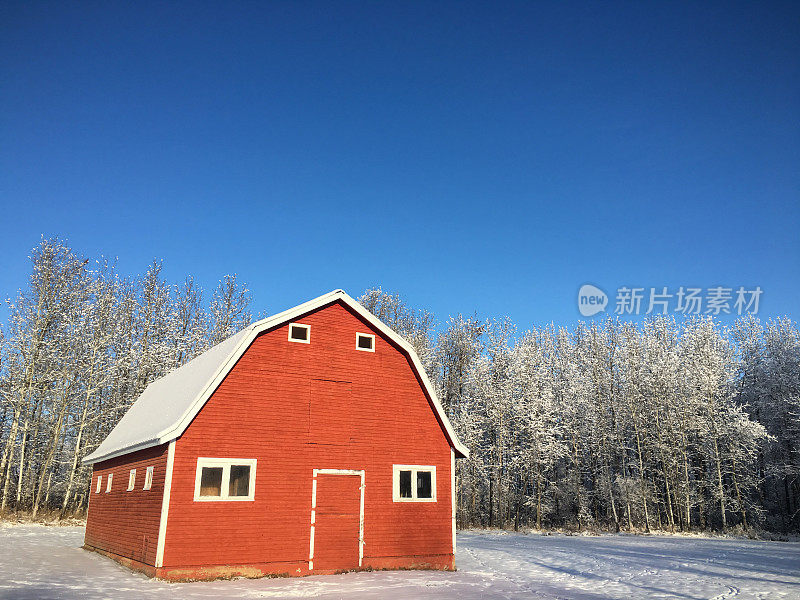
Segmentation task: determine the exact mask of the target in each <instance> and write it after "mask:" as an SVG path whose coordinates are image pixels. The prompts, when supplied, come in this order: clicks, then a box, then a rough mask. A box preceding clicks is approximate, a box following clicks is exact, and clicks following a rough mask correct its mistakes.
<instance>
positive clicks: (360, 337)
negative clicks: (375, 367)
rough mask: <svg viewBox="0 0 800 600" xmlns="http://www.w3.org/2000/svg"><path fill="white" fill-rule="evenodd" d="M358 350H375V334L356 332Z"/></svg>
mask: <svg viewBox="0 0 800 600" xmlns="http://www.w3.org/2000/svg"><path fill="white" fill-rule="evenodd" d="M356 350H363V351H364V352H375V336H374V335H372V334H370V333H356Z"/></svg>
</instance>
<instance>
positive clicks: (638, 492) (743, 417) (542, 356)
mask: <svg viewBox="0 0 800 600" xmlns="http://www.w3.org/2000/svg"><path fill="white" fill-rule="evenodd" d="M31 266H32V269H31V273H30V277H29V281H28V283H27V285H26V286H25V288H24V289H22V290H20V291H19V293H18V294H17V295H16V296H15V297H14V298H13V299H10V300H9V313H10V314H9V318H8V322H7V324H6V325H5V326H3V327H2V328H1V329H0V452H2V455H0V512H2V511H7V510H9V509H13V510H24V511H31V512H33V513H34V514H35V513H37V512H40V511H41V510H42V509H46V510H48V511H58V512H60V513H61V514H62V515H64V514H67V513H73V512H81V511H83V510H85V506H86V503H87V498H88V490H89V479H90V477H91V471H90V469H89V468H87V467H83V466H82V465H81V462H80V461H81V459H82V458H83V456H85V455H86V454H87V453H89V452H91V451H92V450H93V449H94V448H95V447H97V445H98V444H99V443H100V442H101V441H102V439H103V438H104V437H105V436H106V435H107V434H108V432H109V431H110V430H111V429H112V428H113V427H114V425H115V424H116V423H117V421H118V420H119V419H120V418H121V416H122V415H123V414H124V413H125V411H126V410H127V409H128V407H129V406H130V405H131V403H132V402H133V401H134V400H135V399H136V398H137V397H138V395H139V394H140V393H141V392H142V391H143V390H144V388H145V387H146V386H147V385H148V384H149V383H150V382H151V381H153V380H155V379H157V378H159V377H161V376H163V375H165V374H166V373H168V372H169V371H171V370H173V369H175V368H177V367H179V366H180V365H182V364H184V363H185V362H187V361H188V360H191V359H192V358H193V357H194V356H196V355H198V354H199V353H201V352H203V351H205V350H206V349H208V348H210V347H211V346H213V345H215V344H216V343H218V342H220V341H222V340H224V339H225V338H226V337H228V336H230V335H232V334H233V333H236V332H237V331H239V330H240V329H242V328H243V327H245V326H247V325H249V324H250V322H251V320H252V318H253V315H252V314H251V312H250V305H251V294H250V292H249V290H248V289H247V288H246V286H244V285H242V284H241V282H239V281H238V280H237V278H236V276H235V275H228V276H225V277H223V278H222V280H221V281H220V283H219V286H218V287H217V288H216V289H215V290H213V292H212V293H211V295H210V297H209V298H208V299H206V298H205V294H204V292H203V290H201V289H200V287H199V286H197V285H196V284H195V282H194V281H193V280H192V279H191V278H187V279H186V280H185V281H183V282H182V283H180V284H173V283H168V282H167V281H165V279H164V277H163V274H162V268H161V264H160V263H159V262H158V261H154V262H153V263H152V264H151V265H150V266H149V267H148V269H147V270H146V272H145V273H144V274H143V275H140V276H137V277H123V276H121V275H120V274H119V273H118V272H117V269H116V267H115V265H114V264H113V263H111V262H109V261H106V260H103V259H101V260H99V261H98V260H95V261H90V260H88V259H86V258H85V257H82V256H80V255H79V254H77V253H76V252H74V251H73V250H72V249H70V248H69V247H68V246H67V245H66V244H64V243H63V242H60V241H58V240H43V241H42V242H41V244H39V246H37V247H36V248H35V249H34V251H33V252H32V255H31ZM359 301H360V302H361V303H362V304H363V305H364V306H365V307H366V308H367V309H369V310H370V311H371V312H373V313H374V314H375V315H377V316H378V317H379V318H380V319H382V320H383V321H384V322H385V323H387V324H388V325H389V326H390V327H392V328H393V329H394V330H395V331H397V332H398V333H400V335H402V336H404V337H405V338H406V339H407V340H408V341H409V342H410V343H411V344H412V345H413V346H414V348H415V349H416V350H417V352H418V354H419V355H420V358H421V361H422V363H423V365H424V366H425V369H426V370H427V372H428V375H429V377H430V379H431V381H432V382H433V384H434V385H435V386H436V388H437V393H438V395H439V398H440V400H441V402H442V404H443V406H444V408H445V410H446V411H447V413H448V415H449V417H450V419H451V421H452V423H453V426H454V427H455V429H456V431H457V432H458V435H459V437H460V438H461V440H462V441H463V442H464V443H465V444H466V445H467V446H468V447H469V448H470V451H471V454H470V457H469V458H468V459H464V460H459V461H457V482H458V483H457V485H458V492H459V498H458V508H457V520H458V524H459V526H461V527H467V526H485V527H508V528H511V527H514V528H518V527H537V528H553V527H564V528H575V529H581V528H602V529H610V530H616V531H620V530H651V529H671V530H708V529H727V528H732V527H736V528H742V529H747V528H752V527H759V528H764V529H769V530H774V531H797V530H798V529H800V479H798V476H799V475H800V333H798V328H797V324H796V323H795V322H793V321H791V320H788V319H773V320H770V321H768V322H766V323H762V322H760V321H759V320H757V319H756V318H753V317H750V316H748V317H743V318H740V319H738V320H737V321H735V322H734V323H733V324H732V325H731V326H725V327H724V326H722V325H720V324H719V323H718V322H717V321H715V320H713V319H711V318H700V317H695V318H691V319H684V320H680V321H676V320H675V319H673V318H667V317H655V318H649V319H646V320H644V321H643V322H641V323H639V324H635V323H632V322H626V321H622V320H616V319H607V320H604V321H603V320H599V319H595V320H591V321H578V322H576V324H575V325H574V326H572V327H555V326H553V325H546V326H542V327H537V328H534V329H531V330H530V331H518V330H517V328H516V327H515V325H514V323H513V322H512V321H511V320H510V319H508V318H504V319H482V318H478V317H477V316H471V317H464V316H461V315H459V316H456V317H452V318H450V319H449V320H447V321H446V322H444V323H439V322H437V321H436V319H435V317H434V315H432V314H431V313H429V312H427V311H424V310H417V309H413V308H411V307H409V306H407V305H406V304H405V303H404V302H403V301H402V299H401V298H400V297H399V296H397V295H392V294H388V293H386V292H384V291H382V290H381V289H370V290H367V291H366V292H365V293H364V294H363V295H362V296H361V297H360V298H359Z"/></svg>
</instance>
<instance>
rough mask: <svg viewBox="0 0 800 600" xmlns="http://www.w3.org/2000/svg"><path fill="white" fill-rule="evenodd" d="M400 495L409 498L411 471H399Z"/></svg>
mask: <svg viewBox="0 0 800 600" xmlns="http://www.w3.org/2000/svg"><path fill="white" fill-rule="evenodd" d="M400 497H401V498H411V471H400Z"/></svg>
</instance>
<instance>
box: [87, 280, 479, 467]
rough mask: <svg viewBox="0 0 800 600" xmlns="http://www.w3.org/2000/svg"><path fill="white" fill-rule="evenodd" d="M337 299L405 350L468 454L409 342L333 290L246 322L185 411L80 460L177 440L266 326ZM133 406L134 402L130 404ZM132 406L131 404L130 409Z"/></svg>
mask: <svg viewBox="0 0 800 600" xmlns="http://www.w3.org/2000/svg"><path fill="white" fill-rule="evenodd" d="M337 300H340V301H342V302H343V303H344V304H346V305H347V306H348V307H350V308H351V309H353V310H354V311H355V312H356V313H357V314H358V315H360V316H361V317H362V318H363V319H364V320H365V321H367V322H368V323H369V324H370V325H372V326H373V327H375V328H376V329H377V330H378V331H380V332H381V333H382V334H383V335H385V336H386V337H388V338H389V339H390V340H392V341H393V342H394V343H395V344H397V346H399V347H400V348H401V349H402V350H403V352H405V353H406V354H407V355H408V357H409V358H410V359H411V363H412V365H413V367H414V370H415V371H416V373H417V375H418V376H419V378H420V381H422V385H423V387H424V388H425V392H426V394H427V395H428V397H429V398H430V400H431V403H432V405H433V408H434V411H435V412H436V415H437V417H438V418H439V421H440V422H441V423H442V426H443V427H444V430H445V434H446V436H447V438H448V441H449V442H450V445H451V446H452V447H453V448H454V449H455V450H456V452H457V453H458V454H459V455H460V456H464V457H466V456H469V450H468V449H467V447H466V446H464V445H463V444H462V443H461V442H460V441H459V440H458V437H457V436H456V434H455V431H453V427H452V425H451V424H450V420H449V419H448V418H447V415H446V414H445V412H444V409H443V408H442V405H441V404H440V403H439V399H438V398H437V397H436V392H435V391H434V389H433V386H432V385H431V382H430V380H429V379H428V376H427V374H426V373H425V369H424V368H423V367H422V363H420V360H419V357H418V356H417V353H416V352H415V351H414V349H413V348H412V347H411V345H410V344H409V343H408V342H407V341H406V340H404V339H403V338H402V337H401V336H400V335H398V334H397V333H395V331H393V330H392V329H391V328H390V327H388V326H387V325H386V324H384V323H383V321H381V320H380V319H378V317H376V316H375V315H373V314H372V313H371V312H369V311H368V310H367V309H366V308H364V307H363V306H361V304H360V303H358V302H357V301H356V300H354V299H353V298H351V297H350V296H349V295H347V293H345V292H344V291H343V290H334V291H332V292H329V293H327V294H324V295H322V296H320V297H319V298H314V299H313V300H309V301H308V302H304V303H303V304H300V305H298V306H295V307H294V308H290V309H289V310H285V311H283V312H280V313H278V314H276V315H273V316H271V317H267V318H266V319H262V320H261V321H257V322H255V323H253V324H252V325H250V326H249V327H248V328H247V329H246V330H245V331H246V332H247V333H246V334H245V335H244V336H243V337H242V339H241V341H240V342H239V343H238V344H237V345H236V347H235V348H234V349H233V351H232V352H231V353H230V354H229V355H228V357H227V358H226V359H225V360H223V361H222V362H221V364H220V366H219V367H218V369H217V370H216V372H215V373H214V375H213V376H212V377H211V379H209V381H208V382H207V383H206V384H205V386H204V387H203V388H202V391H201V392H200V393H199V394H198V395H197V396H196V397H195V398H194V400H193V401H192V402H191V404H189V407H188V408H187V410H186V411H185V412H184V413H183V414H182V415H181V416H180V418H179V419H178V420H177V421H176V422H175V423H174V424H173V425H171V426H170V427H168V428H166V429H164V430H162V431H161V432H159V433H158V434H157V436H155V437H154V438H152V439H150V440H145V441H142V442H138V443H136V444H134V445H130V446H126V447H124V448H118V449H113V450H110V451H109V452H105V453H103V454H97V451H96V450H95V452H93V453H92V454H90V455H88V456H87V457H85V458H84V459H83V463H84V464H93V463H96V462H100V461H102V460H108V459H109V458H114V457H116V456H122V455H123V454H128V453H130V452H134V451H136V450H142V449H144V448H150V447H153V446H159V445H161V444H166V443H167V442H171V441H172V440H175V439H177V438H178V437H180V436H181V434H183V432H184V431H185V430H186V428H187V427H188V426H189V423H191V422H192V419H194V418H195V416H197V413H199V412H200V409H201V408H203V406H204V405H205V403H206V401H207V400H208V399H209V398H210V397H211V395H212V394H213V393H214V391H215V390H216V389H217V387H219V385H220V384H221V383H222V380H223V379H225V377H226V376H227V375H228V373H230V371H231V369H233V366H234V365H235V364H236V362H237V361H238V360H239V359H240V358H241V357H242V355H243V354H244V353H245V351H246V350H247V349H248V348H249V347H250V344H252V343H253V341H254V340H255V339H256V337H258V335H260V334H261V333H263V332H264V331H266V330H268V329H272V328H274V327H278V326H279V325H282V324H284V323H286V322H289V321H293V320H294V319H296V318H297V317H300V316H301V315H304V314H305V313H308V312H311V311H313V310H316V309H318V308H321V307H323V306H327V305H328V304H332V303H334V302H336V301H337ZM134 406H135V404H134ZM133 408H134V407H131V410H132V409H133Z"/></svg>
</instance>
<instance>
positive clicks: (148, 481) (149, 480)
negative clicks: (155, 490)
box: [142, 467, 153, 490]
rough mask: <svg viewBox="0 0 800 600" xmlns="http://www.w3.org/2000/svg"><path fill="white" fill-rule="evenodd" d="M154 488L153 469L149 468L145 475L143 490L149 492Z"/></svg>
mask: <svg viewBox="0 0 800 600" xmlns="http://www.w3.org/2000/svg"><path fill="white" fill-rule="evenodd" d="M152 486H153V467H147V471H146V472H145V474H144V487H143V488H142V489H143V490H149V489H150V488H151V487H152Z"/></svg>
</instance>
